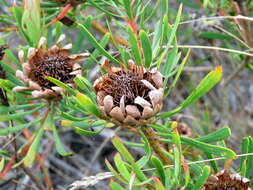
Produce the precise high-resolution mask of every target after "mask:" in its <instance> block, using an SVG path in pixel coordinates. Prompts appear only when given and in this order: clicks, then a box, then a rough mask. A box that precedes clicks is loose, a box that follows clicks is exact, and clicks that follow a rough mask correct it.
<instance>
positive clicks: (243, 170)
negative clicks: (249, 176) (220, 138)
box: [240, 137, 249, 176]
mask: <svg viewBox="0 0 253 190" xmlns="http://www.w3.org/2000/svg"><path fill="white" fill-rule="evenodd" d="M248 148H249V138H248V137H245V138H243V139H242V144H241V150H242V154H247V153H248ZM246 164H247V156H242V157H240V172H241V174H242V176H246Z"/></svg>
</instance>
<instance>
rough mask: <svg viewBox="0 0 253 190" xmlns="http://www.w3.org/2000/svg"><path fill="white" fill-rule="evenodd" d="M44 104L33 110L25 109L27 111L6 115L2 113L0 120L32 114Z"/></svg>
mask: <svg viewBox="0 0 253 190" xmlns="http://www.w3.org/2000/svg"><path fill="white" fill-rule="evenodd" d="M42 107H43V106H39V107H37V108H35V109H33V110H30V111H25V112H19V113H14V114H6V115H0V121H9V120H12V119H18V118H23V117H24V116H25V115H30V114H32V113H34V112H37V111H39V110H40V109H41V108H42Z"/></svg>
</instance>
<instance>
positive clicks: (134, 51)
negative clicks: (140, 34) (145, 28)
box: [127, 26, 142, 66]
mask: <svg viewBox="0 0 253 190" xmlns="http://www.w3.org/2000/svg"><path fill="white" fill-rule="evenodd" d="M127 31H128V34H129V42H130V46H131V49H132V54H133V56H134V60H135V63H136V65H139V66H140V65H142V63H141V53H140V49H139V46H138V39H137V37H136V35H135V33H134V31H133V29H132V28H131V27H130V26H128V27H127Z"/></svg>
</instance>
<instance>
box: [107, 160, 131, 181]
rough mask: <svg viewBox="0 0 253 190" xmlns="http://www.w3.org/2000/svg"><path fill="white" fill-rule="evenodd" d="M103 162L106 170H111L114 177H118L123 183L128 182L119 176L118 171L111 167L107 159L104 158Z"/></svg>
mask: <svg viewBox="0 0 253 190" xmlns="http://www.w3.org/2000/svg"><path fill="white" fill-rule="evenodd" d="M105 164H106V166H107V168H108V170H109V171H110V172H112V174H113V175H114V177H115V178H116V179H118V180H119V181H120V182H122V183H124V184H128V182H127V181H126V180H125V179H124V178H123V177H122V176H120V175H119V173H118V172H117V171H116V170H115V169H114V168H113V167H112V165H111V164H110V162H109V161H108V160H107V159H105Z"/></svg>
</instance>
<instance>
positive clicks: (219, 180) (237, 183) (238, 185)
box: [202, 170, 251, 190]
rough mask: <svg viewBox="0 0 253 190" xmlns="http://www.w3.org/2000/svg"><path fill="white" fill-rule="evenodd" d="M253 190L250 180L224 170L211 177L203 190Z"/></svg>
mask: <svg viewBox="0 0 253 190" xmlns="http://www.w3.org/2000/svg"><path fill="white" fill-rule="evenodd" d="M230 189H231V190H251V188H250V180H249V179H247V178H245V177H242V176H241V175H239V174H238V173H229V172H228V171H226V170H222V171H221V172H219V173H217V174H216V175H211V176H210V177H209V178H208V180H207V182H206V184H205V185H204V187H203V188H202V190H230Z"/></svg>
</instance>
